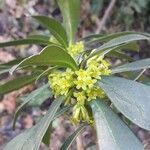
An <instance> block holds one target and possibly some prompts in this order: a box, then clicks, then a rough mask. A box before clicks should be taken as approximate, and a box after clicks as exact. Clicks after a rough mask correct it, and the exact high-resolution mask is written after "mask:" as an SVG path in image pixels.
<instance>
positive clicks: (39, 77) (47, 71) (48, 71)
mask: <svg viewBox="0 0 150 150" xmlns="http://www.w3.org/2000/svg"><path fill="white" fill-rule="evenodd" d="M57 68H58V67H57V66H55V67H50V68H48V69H46V70H45V71H43V72H42V73H41V74H40V75H39V76H38V77H37V78H36V81H35V82H37V81H38V80H39V79H41V78H42V77H44V76H47V75H49V74H50V73H51V72H52V71H53V70H55V69H57Z"/></svg>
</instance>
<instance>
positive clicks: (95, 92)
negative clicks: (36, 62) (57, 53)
mask: <svg viewBox="0 0 150 150" xmlns="http://www.w3.org/2000/svg"><path fill="white" fill-rule="evenodd" d="M83 50H84V46H83V43H82V42H78V43H77V44H76V45H71V46H70V47H69V48H68V51H69V53H70V54H71V55H72V56H76V55H78V54H79V53H80V52H82V51H83ZM110 73H111V70H110V69H109V63H108V62H107V61H106V60H104V59H103V58H102V57H98V56H94V57H92V58H90V59H88V61H87V64H86V67H85V68H84V69H83V68H80V69H79V70H77V71H73V70H71V69H69V68H67V69H66V70H65V71H60V70H55V71H53V73H51V74H50V75H49V84H50V87H51V89H52V90H53V93H54V95H55V97H57V96H60V95H64V96H66V97H67V95H68V93H69V91H71V90H72V89H73V90H72V91H73V92H72V93H71V96H70V97H69V100H67V101H66V103H65V104H68V103H71V104H72V103H73V104H75V105H74V107H73V117H72V121H73V122H74V123H78V122H80V121H81V120H84V121H87V122H91V118H90V117H89V112H88V111H87V104H88V102H89V101H91V100H93V99H96V98H97V97H100V98H104V97H105V93H104V91H103V90H102V89H100V88H99V87H98V86H96V82H97V81H98V80H100V79H101V75H109V74H110Z"/></svg>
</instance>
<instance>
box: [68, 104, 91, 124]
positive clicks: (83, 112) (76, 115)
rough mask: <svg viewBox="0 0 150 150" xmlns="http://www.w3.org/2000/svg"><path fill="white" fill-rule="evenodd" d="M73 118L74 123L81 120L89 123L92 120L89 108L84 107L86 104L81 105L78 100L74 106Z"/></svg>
mask: <svg viewBox="0 0 150 150" xmlns="http://www.w3.org/2000/svg"><path fill="white" fill-rule="evenodd" d="M71 120H72V122H73V123H74V124H77V123H79V122H80V121H81V120H82V121H86V122H88V123H90V122H91V119H90V117H89V114H88V111H87V109H86V108H85V107H84V105H81V104H80V103H78V102H77V104H76V105H75V106H74V107H73V114H72V118H71Z"/></svg>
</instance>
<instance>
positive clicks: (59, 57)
mask: <svg viewBox="0 0 150 150" xmlns="http://www.w3.org/2000/svg"><path fill="white" fill-rule="evenodd" d="M31 65H36V66H48V65H58V66H61V67H70V68H72V69H74V70H76V69H77V68H78V67H77V64H76V62H75V61H74V59H73V58H72V57H71V56H70V55H69V54H68V53H67V52H66V51H64V50H63V49H62V48H61V47H59V46H56V45H51V46H47V47H45V48H44V49H43V50H42V51H41V52H40V53H39V54H37V55H33V56H31V57H28V58H26V59H24V60H23V61H22V62H21V63H19V64H18V65H16V66H14V67H13V68H12V70H11V71H10V72H11V73H12V72H13V71H14V70H16V69H17V68H18V67H26V66H31Z"/></svg>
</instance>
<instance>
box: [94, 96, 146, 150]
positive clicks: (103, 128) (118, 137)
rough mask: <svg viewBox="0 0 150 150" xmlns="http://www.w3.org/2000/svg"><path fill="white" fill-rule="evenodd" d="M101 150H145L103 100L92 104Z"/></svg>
mask: <svg viewBox="0 0 150 150" xmlns="http://www.w3.org/2000/svg"><path fill="white" fill-rule="evenodd" d="M91 107H92V110H93V115H94V120H95V122H96V128H97V136H98V137H97V138H98V143H99V148H100V149H101V150H110V149H111V150H127V149H128V150H144V147H143V145H142V144H141V143H140V141H139V140H138V139H137V138H136V136H135V135H134V134H133V133H132V132H131V130H130V129H129V128H128V127H127V125H126V124H125V123H124V122H123V121H122V120H121V119H120V118H119V117H118V116H117V115H116V114H115V113H114V112H113V111H112V110H111V108H110V107H108V106H107V105H106V103H105V102H104V101H102V100H99V99H97V100H94V101H92V103H91Z"/></svg>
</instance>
